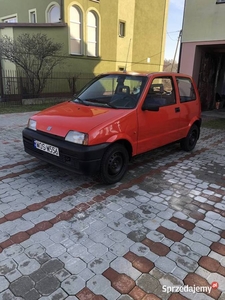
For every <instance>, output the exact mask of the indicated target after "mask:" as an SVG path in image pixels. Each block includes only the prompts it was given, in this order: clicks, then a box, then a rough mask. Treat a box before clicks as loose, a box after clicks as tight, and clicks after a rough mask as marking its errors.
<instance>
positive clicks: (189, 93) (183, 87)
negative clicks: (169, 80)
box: [177, 77, 196, 103]
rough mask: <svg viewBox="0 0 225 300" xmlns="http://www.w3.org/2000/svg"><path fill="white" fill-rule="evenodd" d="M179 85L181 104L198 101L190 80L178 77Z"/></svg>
mask: <svg viewBox="0 0 225 300" xmlns="http://www.w3.org/2000/svg"><path fill="white" fill-rule="evenodd" d="M177 85H178V90H179V94H180V102H181V103H182V102H188V101H193V100H196V94H195V90H194V87H193V85H192V82H191V80H190V79H189V78H182V77H177Z"/></svg>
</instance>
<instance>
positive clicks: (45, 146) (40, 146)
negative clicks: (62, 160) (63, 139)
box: [34, 140, 59, 156]
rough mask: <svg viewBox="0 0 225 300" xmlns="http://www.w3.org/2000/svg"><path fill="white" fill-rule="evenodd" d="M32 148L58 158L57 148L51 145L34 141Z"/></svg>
mask: <svg viewBox="0 0 225 300" xmlns="http://www.w3.org/2000/svg"><path fill="white" fill-rule="evenodd" d="M34 147H35V148H37V149H39V150H41V151H44V152H47V153H50V154H52V155H56V156H59V148H57V147H55V146H52V145H49V144H45V143H42V142H40V141H37V140H34Z"/></svg>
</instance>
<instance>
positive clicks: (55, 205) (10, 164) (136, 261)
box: [0, 113, 225, 300]
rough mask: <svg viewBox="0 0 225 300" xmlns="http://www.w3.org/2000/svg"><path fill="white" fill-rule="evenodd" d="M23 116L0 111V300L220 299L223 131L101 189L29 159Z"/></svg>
mask: <svg viewBox="0 0 225 300" xmlns="http://www.w3.org/2000/svg"><path fill="white" fill-rule="evenodd" d="M29 115H31V113H22V114H10V115H0V299H2V300H7V299H10V300H12V299H27V300H35V299H42V300H45V299H51V300H60V299H67V300H72V299H80V300H88V299H95V300H96V299H98V300H100V299H107V300H113V299H120V300H129V299H134V300H139V299H144V300H147V299H153V300H154V299H170V300H173V299H175V300H180V299H198V300H201V299H204V300H210V299H220V300H222V299H225V175H224V174H225V172H224V170H225V131H224V130H223V131H222V130H213V129H205V128H203V129H202V132H201V139H200V141H199V142H198V144H197V146H196V148H195V150H194V151H193V152H192V153H186V152H183V151H181V150H180V148H179V145H178V144H175V145H170V146H166V147H163V148H161V149H160V150H154V151H151V152H149V153H148V154H144V155H141V156H139V157H137V158H135V159H134V160H133V162H132V163H131V164H130V166H129V171H128V173H127V174H126V176H125V177H124V179H123V180H122V181H121V182H119V183H117V184H115V185H112V186H104V185H102V184H101V183H99V182H98V181H97V179H95V178H88V177H85V176H77V175H75V174H72V173H70V172H67V171H64V170H61V169H58V168H57V167H54V166H51V165H49V164H46V163H44V162H41V161H38V160H37V159H34V158H33V157H31V156H29V155H28V154H26V153H25V152H24V151H23V144H22V140H21V131H22V129H23V128H24V126H25V124H26V122H27V119H28V117H29ZM194 292H196V293H194Z"/></svg>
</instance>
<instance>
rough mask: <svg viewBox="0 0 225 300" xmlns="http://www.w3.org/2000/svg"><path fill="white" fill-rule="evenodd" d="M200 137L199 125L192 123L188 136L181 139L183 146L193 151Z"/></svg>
mask: <svg viewBox="0 0 225 300" xmlns="http://www.w3.org/2000/svg"><path fill="white" fill-rule="evenodd" d="M198 137H199V127H198V126H197V125H195V124H194V125H192V126H191V128H190V130H189V132H188V135H187V136H186V138H184V139H182V140H181V143H180V145H181V148H182V149H183V150H184V151H192V150H193V149H194V147H195V145H196V143H197V140H198Z"/></svg>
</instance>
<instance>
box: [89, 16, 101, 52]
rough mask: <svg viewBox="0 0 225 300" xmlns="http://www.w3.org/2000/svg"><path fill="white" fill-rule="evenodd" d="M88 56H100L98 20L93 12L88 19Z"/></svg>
mask: <svg viewBox="0 0 225 300" xmlns="http://www.w3.org/2000/svg"><path fill="white" fill-rule="evenodd" d="M87 55H89V56H98V18H97V15H96V14H95V13H94V12H93V11H89V12H88V19H87Z"/></svg>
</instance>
